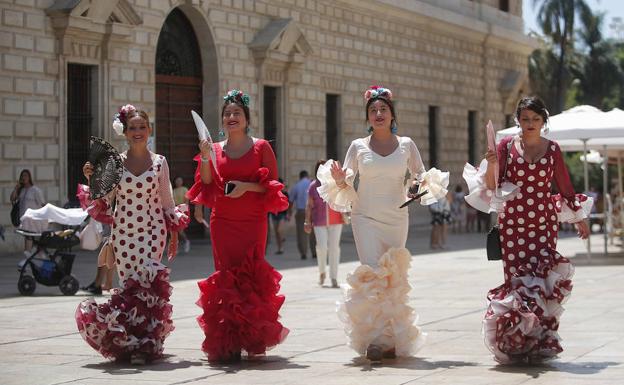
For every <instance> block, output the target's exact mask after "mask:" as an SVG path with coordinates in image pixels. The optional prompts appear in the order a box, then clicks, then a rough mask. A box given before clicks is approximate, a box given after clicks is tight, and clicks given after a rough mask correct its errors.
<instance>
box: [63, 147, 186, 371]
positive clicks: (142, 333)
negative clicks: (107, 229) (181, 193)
mask: <svg viewBox="0 0 624 385" xmlns="http://www.w3.org/2000/svg"><path fill="white" fill-rule="evenodd" d="M124 157H125V154H122V158H124ZM152 160H153V163H152V166H151V167H150V168H149V169H148V170H146V171H145V172H144V173H143V174H141V175H138V176H137V175H133V174H132V173H131V172H130V171H128V170H127V169H126V168H125V167H124V171H123V176H122V178H121V182H120V183H119V185H118V186H117V187H116V188H115V190H113V192H112V193H111V194H109V195H108V196H106V197H105V198H101V199H97V200H95V201H93V202H92V203H91V205H90V206H89V208H88V212H89V215H90V216H91V217H92V218H93V219H95V220H97V221H99V222H103V223H108V224H112V232H111V237H110V240H109V242H110V244H111V247H112V250H113V256H114V261H111V263H112V262H114V264H115V265H116V267H117V272H118V274H119V282H120V285H121V288H116V289H113V290H111V298H110V299H109V300H108V301H107V302H105V303H101V304H97V303H96V302H95V300H94V299H93V298H89V299H86V300H84V301H82V302H81V303H80V305H79V306H78V309H77V310H76V314H75V318H76V323H77V325H78V330H79V332H80V334H81V336H82V337H83V338H84V339H85V341H86V342H87V343H88V344H89V345H90V346H91V347H93V348H94V349H95V350H97V351H98V352H100V353H101V354H102V355H103V356H104V357H106V358H110V359H114V360H128V359H130V357H131V356H132V355H133V354H137V353H138V354H141V355H143V357H144V358H145V359H146V360H147V361H151V360H154V359H157V358H159V357H161V355H162V352H163V344H164V341H165V339H166V338H167V336H168V335H169V333H170V332H171V331H172V330H173V329H174V326H173V322H172V320H171V313H172V306H171V304H170V303H169V298H170V295H171V285H170V284H169V268H168V267H166V266H165V265H163V264H162V263H161V262H160V260H161V257H162V253H163V250H164V248H165V243H166V240H167V232H168V231H169V232H173V231H180V230H183V229H184V228H186V226H187V225H188V223H189V217H188V214H187V211H188V209H187V207H186V205H180V206H177V207H176V206H175V205H174V202H173V198H172V194H171V185H170V183H169V168H168V166H167V161H166V159H165V157H163V156H162V155H157V154H153V155H152ZM113 202H115V203H114V212H113V213H112V215H111V211H112V209H111V208H112V206H113Z"/></svg>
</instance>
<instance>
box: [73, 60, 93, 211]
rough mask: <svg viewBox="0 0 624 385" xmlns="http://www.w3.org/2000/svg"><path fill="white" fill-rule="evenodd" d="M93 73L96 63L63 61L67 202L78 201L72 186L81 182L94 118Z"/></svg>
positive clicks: (75, 202) (74, 188)
mask: <svg viewBox="0 0 624 385" xmlns="http://www.w3.org/2000/svg"><path fill="white" fill-rule="evenodd" d="M96 73H97V67H96V66H91V65H83V64H73V63H69V64H68V65H67V200H68V201H69V202H70V204H71V205H77V204H78V201H77V198H76V186H77V185H78V183H83V182H84V181H83V179H84V178H83V176H82V165H83V164H84V163H85V162H86V161H87V158H88V155H89V137H90V136H91V135H92V134H93V128H94V127H93V123H94V121H95V104H96V102H97V96H96V95H97V93H96V88H97V81H96V79H97V78H96ZM77 165H79V166H77Z"/></svg>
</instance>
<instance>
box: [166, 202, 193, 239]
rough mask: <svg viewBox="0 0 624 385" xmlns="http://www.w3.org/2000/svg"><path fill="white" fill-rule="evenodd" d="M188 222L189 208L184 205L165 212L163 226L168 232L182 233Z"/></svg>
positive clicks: (189, 220)
mask: <svg viewBox="0 0 624 385" xmlns="http://www.w3.org/2000/svg"><path fill="white" fill-rule="evenodd" d="M190 222H191V218H189V208H188V206H187V205H186V204H184V203H182V204H180V205H177V206H175V207H171V208H169V209H166V210H165V226H166V227H167V231H169V232H172V231H182V230H184V229H186V227H187V226H188V225H189V223H190Z"/></svg>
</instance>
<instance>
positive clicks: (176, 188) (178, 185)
mask: <svg viewBox="0 0 624 385" xmlns="http://www.w3.org/2000/svg"><path fill="white" fill-rule="evenodd" d="M187 191H188V188H186V187H184V179H182V177H181V176H177V177H175V178H174V179H173V201H174V203H175V204H176V205H181V204H186V205H188V203H189V200H188V198H187V197H186V192H187ZM178 236H179V238H180V240H182V250H184V252H185V253H188V252H189V251H190V250H191V241H189V239H188V237H187V236H186V233H185V232H184V230H180V231H178Z"/></svg>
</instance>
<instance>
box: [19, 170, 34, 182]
mask: <svg viewBox="0 0 624 385" xmlns="http://www.w3.org/2000/svg"><path fill="white" fill-rule="evenodd" d="M24 173H26V174H28V180H29V181H30V184H32V185H34V184H35V181H34V180H33V178H32V174H31V173H30V170H29V169H27V168H25V169H23V170H22V171H20V174H19V179H22V174H24Z"/></svg>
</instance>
